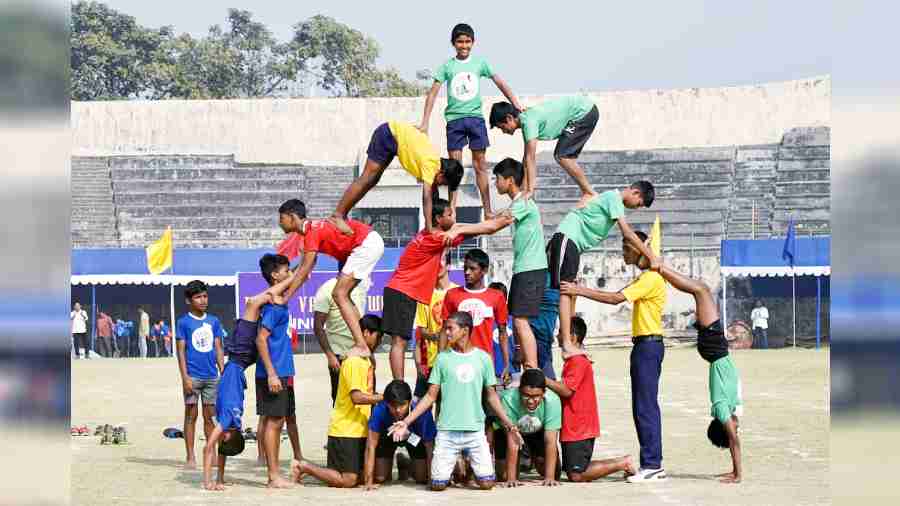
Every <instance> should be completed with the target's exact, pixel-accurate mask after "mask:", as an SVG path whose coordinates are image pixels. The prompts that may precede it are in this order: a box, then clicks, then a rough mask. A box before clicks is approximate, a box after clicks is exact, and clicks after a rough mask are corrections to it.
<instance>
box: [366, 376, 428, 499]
mask: <svg viewBox="0 0 900 506" xmlns="http://www.w3.org/2000/svg"><path fill="white" fill-rule="evenodd" d="M411 401H412V390H411V389H410V388H409V385H407V384H406V382H405V381H403V380H394V381H391V382H390V383H388V385H387V386H386V387H385V389H384V400H383V401H381V402H380V403H379V404H378V405H377V406H375V409H374V410H373V411H372V416H371V418H369V438H368V440H367V441H366V470H365V478H366V490H375V489H377V488H378V486H379V485H380V484H382V483H385V482H387V481H390V480H391V472H392V470H393V467H394V454H395V452H396V450H397V448H398V447H401V446H403V447H406V450H407V451H408V452H409V456H410V457H411V458H412V475H413V479H415V480H416V483H418V484H420V485H424V484H425V483H428V474H429V473H428V471H429V468H430V467H431V457H432V453H433V451H434V438H435V435H436V434H437V427H436V426H435V425H434V418H433V417H432V416H431V411H426V412H425V414H423V415H422V416H420V417H419V418H417V419H416V421H415V422H413V424H412V425H410V427H409V434H408V435H407V436H406V439H398V440H395V439H394V434H392V433H390V427H391V425H393V424H394V423H395V422H396V421H397V420H402V419H404V418H405V417H406V415H408V414H409V411H410V409H415V407H416V403H415V402H411ZM401 456H402V454H397V470H398V472H399V474H400V479H401V480H402V479H404V478H405V475H406V473H407V471H408V467H409V466H408V464H409V461H408V460H406V461H405V463H406V465H401V462H402V461H401Z"/></svg>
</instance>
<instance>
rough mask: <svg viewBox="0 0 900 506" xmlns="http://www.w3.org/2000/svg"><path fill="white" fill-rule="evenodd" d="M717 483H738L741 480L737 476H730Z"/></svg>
mask: <svg viewBox="0 0 900 506" xmlns="http://www.w3.org/2000/svg"><path fill="white" fill-rule="evenodd" d="M719 481H720V482H722V483H740V482H741V478H740V477H739V476H735V475H734V474H730V475H728V476H726V477H724V478H722V479H721V480H719Z"/></svg>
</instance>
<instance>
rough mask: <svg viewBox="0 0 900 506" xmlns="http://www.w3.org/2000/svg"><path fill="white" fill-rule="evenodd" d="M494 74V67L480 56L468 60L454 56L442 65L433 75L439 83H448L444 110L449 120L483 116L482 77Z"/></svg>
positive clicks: (470, 57)
mask: <svg viewBox="0 0 900 506" xmlns="http://www.w3.org/2000/svg"><path fill="white" fill-rule="evenodd" d="M493 76H494V71H493V69H491V66H490V65H489V64H488V62H487V60H485V59H484V58H482V57H480V56H469V57H468V58H467V59H466V60H457V59H456V57H453V58H450V59H449V60H447V63H444V64H443V65H441V66H440V68H438V69H437V72H435V73H434V76H433V77H434V80H435V81H437V82H439V83H447V109H445V110H444V117H445V118H446V119H447V121H453V120H455V119H460V118H482V117H483V114H482V111H481V86H480V82H481V78H482V77H488V78H490V77H493Z"/></svg>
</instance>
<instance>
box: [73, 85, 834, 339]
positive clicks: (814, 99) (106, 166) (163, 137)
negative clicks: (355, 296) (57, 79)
mask: <svg viewBox="0 0 900 506" xmlns="http://www.w3.org/2000/svg"><path fill="white" fill-rule="evenodd" d="M590 96H591V97H592V98H593V99H594V100H595V102H596V103H597V105H598V108H599V109H600V112H601V122H600V125H599V126H598V128H597V131H596V132H595V133H594V135H593V136H592V138H591V139H590V141H589V142H588V145H587V146H586V148H585V152H584V154H583V156H582V159H581V160H580V161H581V162H582V164H583V165H584V167H585V171H586V173H587V174H588V176H589V179H590V180H591V183H592V184H593V185H595V186H596V187H597V189H598V190H605V189H608V188H618V187H621V186H624V185H626V184H627V183H628V182H630V181H631V180H633V179H641V178H643V179H649V180H651V181H653V182H654V184H656V185H657V186H658V188H659V191H658V199H657V203H655V204H654V206H653V209H651V210H649V211H637V212H635V213H630V215H629V221H630V222H632V224H634V225H636V226H638V227H640V228H643V229H646V228H647V225H649V223H650V222H652V220H653V218H654V217H655V215H656V213H659V214H660V215H661V217H662V221H663V236H664V241H663V245H664V250H666V263H667V264H669V265H672V266H674V267H675V268H677V269H679V270H680V271H681V272H683V273H686V274H693V275H694V276H695V277H699V278H701V279H703V280H704V281H705V282H706V283H707V284H708V285H710V287H711V288H712V289H713V291H714V292H718V291H719V289H720V282H721V280H720V274H719V259H718V251H717V245H718V241H719V240H720V239H722V238H724V237H726V234H727V237H729V238H749V237H750V236H749V235H748V234H750V232H749V230H750V229H749V225H748V223H749V222H750V220H751V218H750V215H751V211H752V210H753V209H756V211H757V213H758V214H759V216H758V221H757V223H758V224H759V225H761V226H762V227H763V228H762V229H761V230H760V236H767V235H769V234H772V233H775V234H777V233H780V232H781V231H782V227H783V224H784V221H785V219H786V214H787V213H788V212H797V211H798V210H799V213H800V214H799V219H800V221H801V224H802V223H803V220H806V221H807V222H808V225H809V230H811V231H815V233H827V231H828V223H829V214H830V212H829V211H830V210H829V207H830V182H829V178H830V128H829V124H830V116H829V115H830V107H831V103H830V96H831V81H830V78H828V77H822V78H812V79H805V80H798V81H790V82H784V83H768V84H761V85H753V86H740V87H728V88H709V89H687V90H665V91H661V90H644V91H626V92H609V93H591V94H590ZM545 98H547V97H523V101H524V102H525V103H526V104H536V103H539V102H540V101H541V100H543V99H545ZM494 100H496V97H492V98H489V99H487V100H486V105H485V111H487V110H488V109H489V107H490V103H492V102H493V101H494ZM422 105H423V99H420V98H415V99H297V100H229V101H163V102H137V101H135V102H93V103H73V104H72V136H73V154H74V155H75V157H74V158H73V179H74V178H78V177H83V178H85V180H86V181H88V183H86V184H81V185H74V184H73V190H75V189H76V187H77V188H78V189H79V191H81V192H83V193H84V196H83V197H81V200H78V201H77V202H76V201H73V205H74V206H75V207H79V206H81V207H85V209H84V210H80V209H76V210H74V211H73V213H74V214H75V215H77V216H75V218H76V219H81V220H82V221H83V222H82V223H79V224H78V226H76V225H75V223H74V222H73V240H74V241H75V243H76V245H77V246H80V247H96V246H101V245H105V244H106V243H103V244H101V242H102V241H98V238H99V237H101V234H100V232H101V231H102V230H104V229H109V228H110V227H115V229H116V235H115V238H106V237H105V236H104V241H107V242H108V243H109V244H117V245H120V246H140V245H145V244H146V243H147V242H149V241H150V240H152V239H153V238H155V237H158V234H159V232H160V231H161V230H162V229H163V228H164V226H165V225H166V224H173V226H174V228H176V229H179V230H181V231H180V232H179V233H178V234H177V237H178V239H177V242H178V246H181V247H184V246H193V247H260V246H266V245H271V244H272V243H274V241H275V240H277V238H278V237H279V235H280V234H279V231H278V230H277V228H276V227H275V224H274V221H273V215H272V208H274V207H275V206H277V204H278V203H280V202H281V201H282V200H283V199H284V198H286V197H289V196H298V197H300V198H304V199H305V200H307V201H308V202H309V203H310V204H311V211H310V212H311V214H313V215H323V214H325V213H327V212H328V211H329V210H330V209H331V208H332V207H333V205H334V202H335V201H336V200H337V198H338V197H339V195H340V193H341V192H342V191H343V189H344V188H345V187H346V185H347V184H348V183H349V182H350V180H351V179H352V177H353V171H354V168H355V167H358V166H359V164H360V163H361V162H362V161H364V160H365V148H366V146H367V144H368V141H369V136H370V135H371V132H372V130H373V129H374V128H375V127H376V126H377V125H378V124H380V123H381V122H383V121H387V120H389V119H400V120H406V121H411V122H418V119H419V117H420V114H421V110H422ZM442 108H443V105H442V104H440V103H439V104H438V105H437V106H436V107H435V112H434V114H433V115H432V121H431V126H430V132H431V135H430V137H431V140H432V142H433V143H435V145H436V146H438V147H439V149H440V150H441V152H445V151H446V146H445V135H444V120H443V117H442V114H441V113H440V111H441V110H442ZM491 143H492V147H491V148H490V149H489V150H488V154H489V156H488V158H489V159H490V160H494V161H496V160H499V159H501V158H503V157H506V156H512V157H516V158H519V157H521V153H522V141H521V136H518V135H517V136H505V135H502V133H500V132H499V131H497V130H494V131H492V132H491ZM553 147H554V144H553V143H551V142H545V143H541V146H540V148H539V149H540V150H541V151H542V153H541V154H540V155H539V160H538V161H539V179H540V180H539V182H538V192H537V195H536V200H537V201H538V204H539V205H540V206H541V210H542V215H543V218H544V225H545V235H547V236H548V237H549V234H551V233H552V232H553V229H555V227H556V225H557V223H558V222H559V220H560V219H561V218H562V216H563V215H564V214H565V212H566V211H567V210H568V209H569V208H571V205H572V204H574V202H575V201H577V197H578V195H577V193H578V192H577V188H575V187H574V186H573V185H572V184H571V181H569V180H568V179H567V177H566V176H565V174H563V173H562V171H561V169H559V167H558V166H557V165H556V163H555V162H554V161H553V160H552V156H550V152H551V151H552V149H553ZM395 163H396V162H395ZM468 165H469V164H468V163H467V166H468ZM473 179H474V178H473V174H472V173H471V171H468V170H467V172H466V180H465V183H467V184H466V185H464V186H463V187H461V188H462V191H463V192H464V193H465V195H464V196H463V200H465V201H468V202H476V203H477V202H478V195H477V191H476V190H475V188H474V185H472V184H471V183H472V182H473ZM110 188H111V191H110V190H109V189H110ZM397 192H401V193H402V194H403V197H404V198H403V199H401V200H404V201H405V200H406V198H405V197H406V193H410V192H415V195H413V194H412V193H410V195H413V196H412V197H410V198H409V201H408V202H403V203H400V204H398V203H397V197H398V195H399V194H398V193H397ZM417 192H418V188H417V186H416V184H415V182H414V181H413V180H412V178H410V177H408V176H407V175H406V174H405V172H403V171H402V170H399V169H397V168H396V167H394V168H393V169H392V170H389V171H387V172H386V174H385V176H384V177H383V178H382V181H381V183H380V185H379V187H376V189H375V190H373V192H371V193H370V194H369V196H367V197H366V199H364V200H363V201H362V202H361V203H360V206H361V207H416V206H417V205H418V204H417V202H418V193H417ZM76 200H77V199H76ZM110 200H112V201H113V203H114V206H115V209H114V211H113V216H110V215H109V214H108V212H107V209H109V207H108V205H107V203H108V202H110ZM492 200H493V202H494V207H495V209H500V208H502V207H504V206H505V205H507V203H508V200H506V199H505V197H503V198H501V197H498V196H497V195H494V198H493V199H492ZM100 204H103V205H102V208H101V205H100ZM467 205H471V204H467ZM475 205H477V204H475ZM76 230H77V233H76ZM695 240H696V242H695ZM619 241H620V238H618V237H617V232H613V234H611V237H610V239H609V240H607V241H606V243H605V244H604V245H603V246H604V247H605V248H607V249H605V250H600V251H591V252H588V253H586V254H585V255H584V256H583V260H582V271H581V273H580V280H581V282H583V283H584V284H586V285H588V286H597V281H598V279H600V278H602V279H603V282H604V287H605V288H606V289H610V290H618V289H620V288H622V287H623V286H625V285H626V284H628V283H629V282H630V281H631V280H632V279H633V278H634V276H636V274H637V273H636V272H634V270H633V269H632V268H631V267H627V266H625V265H624V264H623V262H622V260H621V254H620V252H619ZM485 244H486V247H487V249H488V251H489V252H490V254H491V256H492V264H493V273H492V277H493V279H494V280H498V281H503V282H505V283H509V280H510V278H511V268H512V252H511V249H510V237H509V235H508V232H503V233H501V234H498V235H497V236H495V237H491V238H489V239H488V240H486V241H485ZM689 245H690V247H689ZM694 245H696V246H697V248H696V249H694V248H693V246H694ZM577 310H578V311H579V312H581V313H583V314H584V316H585V317H586V319H587V320H588V323H589V326H590V329H589V330H590V333H591V334H592V335H617V334H627V333H628V332H629V328H630V321H631V310H630V305H627V304H626V305H622V306H621V307H616V308H611V307H608V306H603V305H600V304H597V303H593V302H591V301H587V300H584V299H581V300H579V303H578V307H577ZM692 312H693V301H692V299H691V298H690V297H688V296H684V295H683V294H680V293H678V292H676V291H674V290H672V289H670V290H669V302H668V304H667V306H666V312H665V315H664V321H665V325H666V328H667V330H668V331H669V332H671V333H690V330H688V325H689V324H690V322H691V321H692ZM735 318H746V315H740V316H734V315H733V314H731V313H730V314H729V319H730V320H733V319H735Z"/></svg>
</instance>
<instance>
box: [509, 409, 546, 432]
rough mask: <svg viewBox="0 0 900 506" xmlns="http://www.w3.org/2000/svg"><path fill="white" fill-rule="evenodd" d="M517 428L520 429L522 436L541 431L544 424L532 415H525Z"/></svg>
mask: <svg viewBox="0 0 900 506" xmlns="http://www.w3.org/2000/svg"><path fill="white" fill-rule="evenodd" d="M516 426H517V427H519V431H521V432H522V434H534V433H535V432H538V431H540V430H541V428H542V427H543V426H544V424H543V423H542V422H541V419H540V418H538V417H536V416H534V415H532V414H531V413H525V414H524V415H522V417H521V418H519V419H518V421H516Z"/></svg>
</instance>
